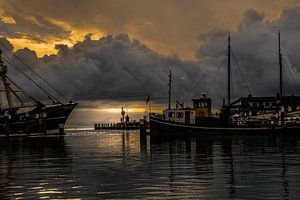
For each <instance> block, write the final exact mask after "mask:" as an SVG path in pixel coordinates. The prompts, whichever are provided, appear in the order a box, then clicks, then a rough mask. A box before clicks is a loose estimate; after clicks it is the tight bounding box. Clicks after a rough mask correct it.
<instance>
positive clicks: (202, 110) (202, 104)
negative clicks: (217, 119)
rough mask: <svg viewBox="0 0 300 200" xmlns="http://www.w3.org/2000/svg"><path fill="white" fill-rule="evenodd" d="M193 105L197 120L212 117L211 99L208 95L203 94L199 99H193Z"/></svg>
mask: <svg viewBox="0 0 300 200" xmlns="http://www.w3.org/2000/svg"><path fill="white" fill-rule="evenodd" d="M193 105H194V109H195V111H196V114H195V117H196V118H202V117H211V99H210V98H208V97H207V96H206V94H202V97H201V98H199V99H193Z"/></svg>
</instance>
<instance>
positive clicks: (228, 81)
mask: <svg viewBox="0 0 300 200" xmlns="http://www.w3.org/2000/svg"><path fill="white" fill-rule="evenodd" d="M230 68H231V63H230V35H229V36H228V69H227V76H228V77H227V95H228V110H229V115H230Z"/></svg>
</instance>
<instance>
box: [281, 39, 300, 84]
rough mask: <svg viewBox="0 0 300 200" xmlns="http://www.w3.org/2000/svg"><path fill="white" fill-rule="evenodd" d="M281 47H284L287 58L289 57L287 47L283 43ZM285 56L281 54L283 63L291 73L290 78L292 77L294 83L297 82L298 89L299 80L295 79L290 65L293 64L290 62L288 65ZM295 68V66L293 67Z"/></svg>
mask: <svg viewBox="0 0 300 200" xmlns="http://www.w3.org/2000/svg"><path fill="white" fill-rule="evenodd" d="M283 47H284V50H285V52H286V54H287V58H289V57H290V54H289V52H288V49H287V47H286V46H285V44H283ZM285 57H286V56H283V62H284V63H285V65H286V66H287V68H288V70H289V71H290V73H291V75H292V78H293V80H294V81H295V83H296V84H297V87H298V88H297V89H299V88H300V87H299V85H300V84H299V82H298V81H297V78H296V77H295V76H294V75H295V74H294V73H293V71H294V70H293V68H292V67H295V66H293V64H292V63H290V65H288V64H287V61H286V59H285ZM295 68H296V67H295Z"/></svg>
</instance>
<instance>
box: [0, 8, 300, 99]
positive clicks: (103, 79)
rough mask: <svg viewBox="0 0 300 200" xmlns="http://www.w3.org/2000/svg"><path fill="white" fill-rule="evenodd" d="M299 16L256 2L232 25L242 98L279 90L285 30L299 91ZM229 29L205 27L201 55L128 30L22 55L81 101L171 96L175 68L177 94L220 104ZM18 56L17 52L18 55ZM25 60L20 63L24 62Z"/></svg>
mask: <svg viewBox="0 0 300 200" xmlns="http://www.w3.org/2000/svg"><path fill="white" fill-rule="evenodd" d="M299 15H300V8H287V9H285V10H283V12H282V14H281V16H280V17H279V18H278V19H276V20H273V21H270V20H266V19H265V14H264V13H263V12H259V11H256V10H254V9H250V10H247V11H246V12H245V14H244V17H243V18H242V20H241V21H240V23H239V25H238V28H237V30H236V31H234V32H231V39H232V58H233V60H232V66H233V72H232V76H233V80H232V83H233V96H234V97H239V96H241V95H243V96H245V95H248V94H249V93H251V94H252V95H254V96H257V95H276V93H277V92H278V90H279V89H278V87H279V81H278V79H279V75H278V71H279V66H278V53H277V49H278V41H277V33H278V30H281V33H282V49H283V54H284V61H285V64H286V68H285V71H284V72H285V73H284V74H285V76H284V77H285V93H286V94H291V93H294V94H295V95H296V94H299V92H300V90H299V89H300V88H299V85H298V82H300V81H299V78H300V75H299V70H300V66H299V55H298V52H300V51H299V50H300V38H299V37H298V35H299V34H300V26H299V25H300V17H298V16H299ZM229 32H230V31H229V30H227V29H225V28H222V27H219V28H218V27H216V28H215V29H212V30H211V31H209V32H206V33H201V34H198V40H199V42H200V44H201V46H199V47H198V49H197V50H196V52H195V54H196V57H197V58H196V59H193V60H182V59H181V58H179V57H178V56H177V55H176V54H174V55H170V56H165V55H162V54H160V53H158V52H156V51H154V50H152V49H151V48H149V47H148V46H146V45H145V44H143V42H142V41H138V40H136V39H134V38H130V37H129V36H128V35H127V34H118V35H115V36H112V35H107V36H105V37H101V38H100V39H92V38H91V35H87V36H86V37H85V39H84V40H83V41H81V42H77V43H76V44H75V45H74V46H72V47H68V46H66V45H63V44H58V45H56V48H57V49H58V54H55V55H49V56H44V57H41V58H38V57H37V56H36V53H35V52H34V51H32V50H30V49H27V48H25V49H20V50H17V51H16V52H14V54H16V55H17V56H18V57H19V58H22V60H24V61H25V62H26V63H28V64H29V65H30V66H32V67H33V68H34V69H35V70H36V71H37V72H39V73H40V74H41V75H42V76H43V77H46V78H47V80H49V82H51V83H52V84H53V85H54V86H55V87H56V88H58V89H59V90H60V91H62V92H63V93H64V94H65V95H66V96H68V97H71V98H72V99H75V100H83V101H95V100H109V101H114V100H123V101H144V100H146V98H147V96H148V95H151V99H152V100H153V101H154V102H158V103H162V102H166V100H167V84H168V73H169V70H172V72H173V93H172V96H173V99H174V101H175V100H179V101H185V102H186V103H188V102H189V99H190V98H194V97H199V96H200V95H201V93H202V92H206V93H208V95H209V96H211V97H213V100H214V101H215V102H216V103H220V102H221V99H222V98H224V97H225V96H226V73H227V72H226V66H227V38H228V35H229ZM1 42H2V43H4V42H5V43H6V46H10V48H8V49H10V51H12V46H11V45H10V44H9V42H8V41H6V40H3V39H2V41H1ZM8 54H9V53H8V52H7V55H8ZM10 59H12V60H13V59H15V58H13V57H12V56H11V57H10ZM14 62H15V63H17V62H19V61H18V60H14ZM22 65H23V64H22V63H19V66H20V67H22ZM8 66H9V64H8ZM23 68H24V66H23ZM24 71H25V72H26V73H28V74H29V75H30V76H31V77H32V78H33V79H35V80H36V81H38V82H40V81H39V80H38V77H35V76H34V74H32V73H30V71H27V70H26V69H25V68H24ZM11 75H12V76H15V77H16V79H17V81H18V82H19V83H20V84H21V85H23V86H24V87H26V88H27V89H29V90H30V91H32V92H33V93H34V95H37V96H39V95H41V94H37V92H36V91H37V90H35V89H34V86H30V85H28V84H26V83H25V82H23V79H21V78H22V77H21V76H20V75H17V72H16V71H14V70H12V72H11ZM40 84H41V85H42V82H40ZM46 87H47V86H46ZM49 91H51V90H50V89H49Z"/></svg>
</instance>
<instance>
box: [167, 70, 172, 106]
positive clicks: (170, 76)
mask: <svg viewBox="0 0 300 200" xmlns="http://www.w3.org/2000/svg"><path fill="white" fill-rule="evenodd" d="M171 90H172V71H171V70H170V74H169V91H168V94H169V106H168V109H171Z"/></svg>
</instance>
